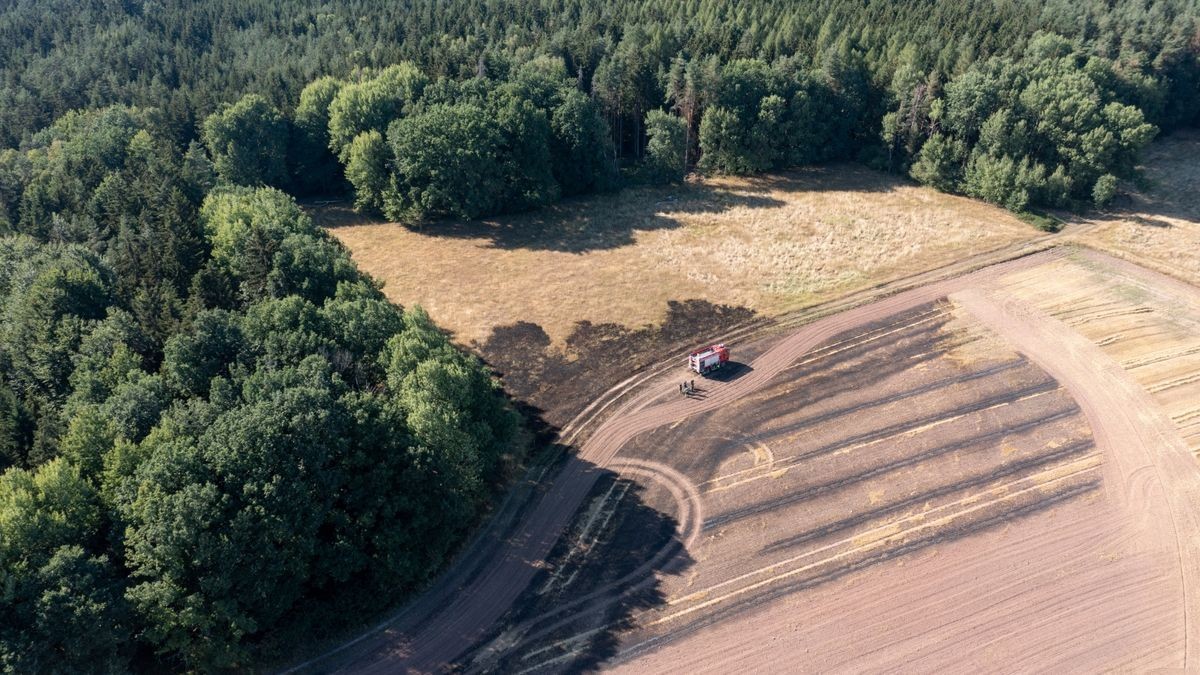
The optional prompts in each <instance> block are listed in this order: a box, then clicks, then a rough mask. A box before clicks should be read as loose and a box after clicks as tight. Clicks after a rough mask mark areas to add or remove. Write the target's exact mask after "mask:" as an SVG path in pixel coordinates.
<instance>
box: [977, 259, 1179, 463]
mask: <svg viewBox="0 0 1200 675" xmlns="http://www.w3.org/2000/svg"><path fill="white" fill-rule="evenodd" d="M1001 287H1002V289H1003V290H1004V292H1005V293H1006V294H1011V295H1012V296H1013V297H1015V298H1019V299H1020V300H1021V301H1023V302H1025V303H1028V304H1029V305H1031V306H1033V307H1036V308H1037V309H1039V310H1041V311H1042V312H1045V313H1046V314H1048V315H1050V316H1053V317H1055V318H1056V319H1058V320H1060V321H1062V322H1063V323H1065V324H1066V325H1068V326H1070V327H1071V329H1072V330H1073V331H1075V332H1077V333H1079V334H1080V335H1082V336H1084V337H1085V338H1087V339H1088V340H1089V341H1091V342H1092V343H1093V344H1095V345H1096V346H1097V347H1098V348H1100V349H1101V351H1103V352H1104V353H1105V354H1106V355H1107V356H1108V357H1110V358H1111V359H1113V360H1114V361H1116V362H1117V363H1119V364H1121V366H1122V367H1123V368H1124V369H1125V370H1126V371H1127V372H1128V373H1129V375H1130V376H1131V377H1132V378H1133V379H1134V380H1135V381H1136V382H1137V383H1138V384H1140V385H1141V386H1142V388H1144V389H1145V390H1146V391H1147V392H1148V393H1149V394H1150V395H1151V396H1152V397H1153V399H1154V400H1155V402H1156V403H1157V404H1158V406H1160V407H1161V408H1162V410H1163V411H1164V412H1165V413H1166V414H1167V416H1168V417H1170V418H1171V420H1172V421H1173V422H1174V423H1175V425H1176V427H1177V429H1178V431H1179V433H1180V435H1181V436H1182V437H1183V439H1184V440H1185V442H1187V444H1188V446H1189V447H1190V449H1191V451H1192V452H1193V453H1200V304H1198V303H1197V295H1196V292H1195V289H1194V288H1192V287H1190V286H1186V285H1183V284H1177V283H1172V282H1171V281H1170V280H1168V279H1163V278H1161V276H1160V275H1157V274H1154V273H1152V272H1148V271H1146V270H1140V269H1139V268H1137V267H1135V266H1133V265H1128V264H1122V263H1120V262H1117V261H1114V260H1112V259H1111V258H1108V257H1106V256H1101V255H1096V254H1092V253H1089V252H1087V251H1079V252H1077V253H1075V254H1074V255H1072V256H1070V257H1067V258H1063V259H1060V260H1057V261H1055V262H1053V263H1049V264H1046V265H1040V266H1038V267H1034V268H1032V269H1028V270H1024V271H1022V272H1020V273H1016V274H1013V275H1011V276H1009V277H1007V278H1005V279H1004V280H1003V282H1002V284H1001Z"/></svg>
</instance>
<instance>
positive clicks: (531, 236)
mask: <svg viewBox="0 0 1200 675" xmlns="http://www.w3.org/2000/svg"><path fill="white" fill-rule="evenodd" d="M630 192H631V193H632V194H630V195H628V199H623V200H620V201H616V200H617V199H619V197H613V196H602V197H597V196H589V197H582V198H571V199H566V200H563V201H561V202H558V203H555V204H551V205H548V206H545V207H542V208H540V209H538V210H535V211H529V212H526V213H519V214H514V215H507V216H504V217H499V218H489V219H484V220H469V221H462V220H447V221H438V222H433V223H427V224H424V225H422V226H419V227H418V228H417V229H420V230H421V232H423V233H426V234H431V235H434V236H444V237H457V238H466V239H480V240H486V241H488V242H489V245H490V246H492V247H495V248H503V249H517V248H520V249H528V250H534V251H560V252H565V253H586V252H588V251H597V250H604V249H612V248H620V247H622V246H628V245H630V244H633V243H634V240H635V238H636V234H637V233H638V232H650V231H654V230H665V229H672V228H676V227H679V225H680V223H679V220H678V218H677V216H679V215H682V214H703V213H713V214H716V213H722V212H724V211H728V210H730V209H733V208H738V207H746V208H756V209H762V208H777V207H780V206H783V205H784V202H783V201H781V200H779V199H775V198H772V197H769V196H765V195H761V194H753V193H747V192H745V191H741V190H738V191H735V190H728V189H711V188H700V187H696V186H692V185H681V186H676V187H675V188H674V189H662V188H659V189H655V188H640V189H636V190H630Z"/></svg>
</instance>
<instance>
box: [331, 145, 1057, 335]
mask: <svg viewBox="0 0 1200 675" xmlns="http://www.w3.org/2000/svg"><path fill="white" fill-rule="evenodd" d="M314 215H315V216H316V218H317V220H318V222H319V223H321V224H323V225H326V226H331V227H332V232H333V234H334V235H336V236H337V237H338V238H339V239H340V240H342V241H343V242H344V243H345V244H346V245H347V246H348V247H349V248H350V250H351V251H352V252H353V255H354V259H355V260H356V261H357V262H358V264H359V265H360V266H361V267H362V268H363V269H365V270H366V271H368V272H370V273H371V274H373V275H375V276H376V277H377V278H379V279H382V280H383V281H384V282H385V284H386V285H385V291H386V292H387V294H388V296H389V297H390V298H391V299H392V300H394V301H396V302H399V303H401V304H405V305H408V304H414V303H419V304H421V305H423V306H424V307H425V308H426V309H427V310H428V311H429V312H430V314H431V315H432V316H433V318H434V319H435V320H436V321H437V322H438V323H439V324H440V325H442V326H445V327H447V328H449V329H450V330H452V331H454V333H455V335H456V337H457V339H458V340H459V341H461V342H463V343H467V344H470V343H472V342H477V341H483V340H484V339H486V337H487V336H488V335H489V334H490V333H491V331H492V329H493V328H495V327H498V326H504V325H509V324H512V323H514V322H517V321H528V322H532V323H536V324H539V325H541V326H542V328H543V329H544V330H545V331H546V332H547V333H548V334H549V335H550V336H551V338H552V339H554V340H555V341H560V340H563V339H564V338H565V337H566V336H567V335H569V334H570V332H571V330H572V329H573V327H574V326H575V324H576V322H578V321H591V322H593V323H601V322H613V323H618V324H622V325H625V326H629V327H639V326H643V325H646V324H655V323H658V322H659V321H660V320H661V319H662V317H663V316H664V313H665V311H666V308H667V302H668V301H671V300H689V299H703V300H708V301H710V302H713V303H717V304H726V305H736V306H744V307H748V308H750V309H753V310H755V311H757V312H760V313H766V314H772V313H777V312H781V311H784V310H787V309H791V308H795V307H797V306H799V305H802V304H805V303H810V302H815V301H820V300H822V299H827V298H830V297H833V296H835V295H838V294H841V293H845V292H849V291H852V290H855V289H858V288H862V287H865V286H868V285H871V284H874V283H878V282H880V281H884V280H887V279H889V278H894V277H899V276H904V275H907V274H912V273H915V272H919V271H923V270H927V269H930V268H933V267H937V266H939V265H942V264H946V263H949V262H953V261H955V260H958V259H961V258H963V257H966V256H970V255H973V254H977V253H980V252H983V251H987V250H991V249H995V248H999V247H1001V246H1004V245H1007V244H1010V243H1013V242H1016V241H1019V240H1023V239H1029V238H1033V237H1035V236H1037V234H1038V233H1037V232H1036V231H1035V230H1034V229H1033V228H1031V227H1030V226H1028V225H1026V224H1024V223H1022V222H1020V221H1019V220H1017V219H1016V218H1014V217H1013V216H1012V215H1010V214H1009V213H1007V212H1005V211H1003V210H1001V209H998V208H995V207H992V206H989V205H986V204H982V203H980V202H976V201H973V200H969V199H965V198H960V197H954V196H950V195H945V194H941V193H938V192H936V191H934V190H931V189H927V188H923V187H918V186H914V185H911V184H909V183H907V182H904V181H901V180H898V179H896V178H894V177H891V176H887V175H884V174H880V173H876V172H873V171H869V170H867V169H863V168H859V167H856V166H838V167H831V168H821V169H811V170H806V171H801V172H794V173H787V174H782V175H776V176H771V177H759V178H721V179H709V180H703V181H697V182H694V183H691V184H688V185H686V186H680V187H675V188H668V189H657V188H654V189H652V188H643V189H634V190H626V191H624V192H621V193H619V194H615V195H604V196H597V197H591V198H587V199H579V200H569V201H567V202H564V203H561V204H558V205H555V206H553V207H550V208H547V209H543V210H540V211H537V212H534V213H528V214H522V215H518V216H512V217H505V218H498V219H495V220H490V221H486V222H482V223H437V224H433V225H430V226H428V227H427V228H425V229H424V230H423V231H413V230H409V229H406V228H404V227H401V226H399V225H395V224H388V223H378V222H368V221H365V220H363V219H361V218H358V217H356V216H354V215H353V214H352V213H350V212H349V211H348V209H345V208H344V207H342V208H339V207H326V208H323V209H316V210H315V211H314Z"/></svg>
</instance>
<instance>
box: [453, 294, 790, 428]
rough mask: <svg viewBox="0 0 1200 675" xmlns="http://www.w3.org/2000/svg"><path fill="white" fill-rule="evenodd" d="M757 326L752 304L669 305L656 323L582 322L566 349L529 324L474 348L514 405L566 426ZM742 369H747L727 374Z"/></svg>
mask: <svg viewBox="0 0 1200 675" xmlns="http://www.w3.org/2000/svg"><path fill="white" fill-rule="evenodd" d="M755 323H761V324H762V325H764V326H765V325H767V324H768V321H767V320H766V319H763V318H761V317H759V316H758V315H757V314H756V313H755V312H754V311H753V310H751V309H748V308H746V307H735V306H731V305H718V304H713V303H711V302H708V301H705V300H685V301H671V302H669V303H668V304H667V314H666V317H665V318H664V319H663V321H662V323H661V324H658V325H649V326H645V327H642V328H628V327H626V326H622V325H620V324H615V323H591V322H589V321H580V322H578V323H577V324H576V325H575V328H574V330H573V331H572V332H571V335H570V336H569V337H568V338H567V339H566V341H565V343H564V346H563V347H562V348H558V347H556V346H554V345H552V344H551V340H550V336H549V335H548V334H547V333H546V331H545V330H544V329H543V328H542V327H541V326H539V325H537V324H535V323H529V322H526V321H521V322H517V323H515V324H512V325H509V326H502V327H499V328H496V329H494V330H493V331H492V334H491V335H490V336H489V337H488V338H487V340H485V341H484V342H483V343H482V344H476V345H474V347H475V350H476V351H477V352H478V353H479V354H480V356H481V357H482V358H483V360H484V361H486V362H487V364H488V365H489V366H490V367H491V368H492V369H493V370H494V371H495V372H496V374H497V375H498V376H499V377H500V379H501V380H502V381H503V383H504V386H505V389H506V390H507V391H508V392H509V394H510V395H511V396H512V397H513V398H514V399H515V400H517V401H519V402H521V403H523V404H524V405H527V406H530V407H531V408H536V409H537V410H538V411H539V414H540V416H541V418H542V421H543V422H544V423H546V424H550V425H555V426H560V427H561V426H563V425H565V424H566V423H567V422H568V421H569V420H570V419H571V417H573V416H574V415H575V414H577V413H578V412H579V411H580V410H583V409H584V408H585V407H587V405H588V404H590V403H591V402H592V401H594V400H596V399H597V398H598V397H600V396H601V395H602V394H603V393H604V392H606V391H608V390H609V389H610V388H612V387H613V386H615V385H617V384H618V383H620V382H622V381H623V380H625V379H627V378H628V377H630V376H631V375H633V374H634V373H636V372H638V371H640V370H642V369H644V368H646V367H648V366H650V365H652V364H655V363H658V362H660V361H662V360H664V359H666V358H669V357H671V356H673V355H678V356H679V359H680V363H682V362H683V358H684V355H685V354H686V353H687V351H688V350H689V349H691V348H693V347H695V346H698V345H701V344H703V343H705V342H706V339H709V340H711V339H715V338H716V336H719V335H721V334H723V333H726V332H728V331H731V330H733V329H735V328H742V327H746V326H749V325H752V324H755ZM746 368H748V366H747V367H746ZM743 372H748V371H746V370H745V369H742V370H741V371H737V370H734V371H731V372H730V373H729V375H728V376H729V377H734V376H737V375H739V374H741V373H743Z"/></svg>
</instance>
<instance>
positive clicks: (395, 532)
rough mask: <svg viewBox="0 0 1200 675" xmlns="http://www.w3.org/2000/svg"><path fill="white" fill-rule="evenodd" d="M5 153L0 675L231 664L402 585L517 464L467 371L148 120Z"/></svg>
mask: <svg viewBox="0 0 1200 675" xmlns="http://www.w3.org/2000/svg"><path fill="white" fill-rule="evenodd" d="M3 164H4V166H5V170H4V173H3V174H2V175H3V178H2V180H0V198H2V200H3V204H4V207H5V209H7V211H8V212H9V213H11V214H15V219H14V220H13V222H12V223H11V224H10V225H11V227H12V228H13V229H16V230H17V231H18V234H16V235H11V236H8V237H4V238H0V316H3V322H2V324H0V469H2V470H3V474H2V475H0V594H2V595H3V602H0V670H4V671H5V672H22V673H25V672H29V673H38V672H127V671H130V670H150V671H160V670H172V671H176V670H201V671H211V670H223V669H230V668H247V667H249V666H251V665H252V664H254V663H256V662H258V661H260V660H261V659H263V658H265V657H269V656H270V655H271V654H277V653H280V651H281V650H286V649H288V648H289V647H290V646H292V645H294V644H295V643H297V642H298V641H300V640H307V639H312V638H313V637H314V636H320V635H323V634H326V635H327V634H328V631H331V630H336V629H337V627H338V626H344V625H346V622H348V621H351V622H353V621H357V620H360V619H358V618H357V617H360V616H362V612H370V611H376V610H379V609H381V608H383V607H385V606H387V605H388V604H389V603H392V602H395V601H396V600H397V599H398V598H400V597H403V596H404V595H405V594H406V593H409V592H411V591H412V590H413V589H414V588H416V587H417V586H418V585H419V584H420V583H421V582H422V581H423V580H425V579H426V578H427V577H428V576H429V575H430V574H432V573H433V572H435V571H436V570H437V569H438V568H439V567H440V565H441V564H442V563H443V561H444V560H445V559H446V557H447V556H448V555H449V554H450V553H451V552H452V551H453V549H454V547H455V546H456V545H457V544H458V543H459V542H460V541H461V539H462V537H463V536H464V533H465V532H466V531H467V529H469V528H470V527H471V526H472V525H473V524H474V522H476V520H477V518H478V516H479V514H480V512H481V509H482V508H483V506H484V504H485V502H486V499H487V497H488V496H489V493H490V491H491V489H492V488H493V487H494V486H495V485H496V484H497V483H499V482H500V481H502V479H503V477H504V475H505V473H506V471H507V470H508V469H509V468H510V467H511V465H512V464H513V463H514V461H517V460H519V452H520V447H521V443H522V441H521V436H520V431H519V421H518V418H517V416H516V415H515V413H514V412H513V411H512V409H511V407H510V406H509V405H508V403H507V401H506V400H505V398H504V397H503V395H502V392H501V391H500V390H499V389H498V386H497V385H496V383H495V382H494V380H493V378H492V377H491V375H490V374H489V372H488V371H487V370H486V369H485V368H484V367H483V366H482V365H481V364H480V363H479V362H478V361H477V360H476V359H475V358H473V357H471V356H468V355H466V354H465V353H463V352H462V351H460V350H458V349H456V348H455V347H454V346H452V345H451V344H450V343H449V342H448V340H447V338H446V337H445V335H444V334H443V333H442V332H440V331H439V330H437V328H436V327H435V326H433V325H432V324H431V322H430V321H429V319H428V317H427V316H426V315H425V314H424V313H423V312H422V311H421V310H420V309H409V310H402V309H401V308H399V307H396V306H395V305H392V304H391V303H389V302H388V301H387V300H386V299H385V298H384V297H383V295H382V293H381V292H380V289H379V286H378V285H377V284H376V283H375V282H373V281H372V280H371V279H370V278H368V277H366V276H365V275H363V274H362V273H360V272H359V271H358V270H357V269H356V268H355V266H354V264H353V263H352V262H351V260H350V258H349V256H348V255H347V252H346V251H345V250H344V248H343V247H342V246H341V245H340V244H338V243H337V242H336V241H335V240H333V239H332V238H330V237H329V236H328V235H326V234H325V233H324V232H323V231H321V230H320V229H318V228H317V227H315V226H314V225H313V224H312V222H311V221H310V220H309V218H308V217H307V216H305V214H304V213H303V212H301V210H300V209H299V208H298V207H297V205H296V204H295V202H294V201H293V200H292V199H291V198H290V197H289V196H287V195H286V194H284V193H282V192H279V191H277V190H274V189H271V188H248V187H234V186H217V185H216V181H217V175H216V174H217V172H216V170H215V168H214V167H213V165H212V164H211V163H210V162H209V161H208V160H207V158H206V157H205V153H203V152H202V151H201V150H200V149H199V148H198V147H196V146H194V147H193V148H192V149H191V150H189V151H187V152H180V151H179V150H177V149H176V147H175V143H174V140H173V139H171V138H169V136H168V135H167V134H166V133H165V132H164V131H163V128H162V123H161V119H160V116H159V115H158V114H157V113H156V112H154V111H149V110H141V109H132V108H124V107H112V108H106V109H102V110H98V111H93V112H75V113H70V114H68V115H66V116H65V117H64V118H63V119H61V120H59V121H58V122H56V123H55V124H54V125H52V126H51V127H49V128H48V129H46V130H45V131H42V132H39V133H38V134H35V135H34V136H33V137H32V140H31V142H30V143H29V144H28V147H27V148H25V149H23V150H20V151H16V150H7V151H4V155H3Z"/></svg>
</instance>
